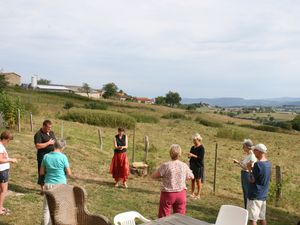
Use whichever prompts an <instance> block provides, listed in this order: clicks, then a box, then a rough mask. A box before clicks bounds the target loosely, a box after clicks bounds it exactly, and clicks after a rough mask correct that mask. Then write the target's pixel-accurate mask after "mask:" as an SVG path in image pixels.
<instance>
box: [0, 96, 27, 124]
mask: <svg viewBox="0 0 300 225" xmlns="http://www.w3.org/2000/svg"><path fill="white" fill-rule="evenodd" d="M18 109H19V110H20V112H21V116H22V115H23V114H24V112H25V107H24V105H22V104H21V102H20V100H19V99H17V100H13V99H11V98H9V97H8V96H7V95H6V94H5V93H0V112H2V114H3V117H4V118H3V119H4V120H5V122H6V125H7V126H8V127H9V128H12V127H13V126H14V125H16V123H17V122H18Z"/></svg>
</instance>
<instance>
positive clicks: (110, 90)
mask: <svg viewBox="0 0 300 225" xmlns="http://www.w3.org/2000/svg"><path fill="white" fill-rule="evenodd" d="M103 91H104V94H103V97H104V98H110V97H113V96H115V95H116V94H117V91H118V86H117V85H116V84H115V83H108V84H105V85H103Z"/></svg>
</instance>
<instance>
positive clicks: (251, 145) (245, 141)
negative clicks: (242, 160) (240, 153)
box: [242, 139, 253, 149]
mask: <svg viewBox="0 0 300 225" xmlns="http://www.w3.org/2000/svg"><path fill="white" fill-rule="evenodd" d="M242 144H243V145H245V146H246V147H247V148H249V149H251V148H252V147H253V142H252V141H251V139H244V141H243V142H242Z"/></svg>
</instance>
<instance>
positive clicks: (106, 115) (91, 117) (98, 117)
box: [60, 109, 136, 129]
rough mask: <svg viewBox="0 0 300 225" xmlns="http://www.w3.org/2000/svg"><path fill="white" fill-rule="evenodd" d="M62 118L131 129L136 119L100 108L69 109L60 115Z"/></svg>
mask: <svg viewBox="0 0 300 225" xmlns="http://www.w3.org/2000/svg"><path fill="white" fill-rule="evenodd" d="M60 118H61V119H64V120H69V121H74V122H79V123H87V124H90V125H96V126H104V127H119V126H121V127H125V128H128V129H131V128H133V127H134V126H135V124H136V121H135V119H134V118H132V117H131V116H128V115H125V114H122V113H117V112H112V111H101V110H88V109H71V110H70V111H68V112H67V113H65V114H64V115H62V116H61V117H60Z"/></svg>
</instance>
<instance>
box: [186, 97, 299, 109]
mask: <svg viewBox="0 0 300 225" xmlns="http://www.w3.org/2000/svg"><path fill="white" fill-rule="evenodd" d="M200 102H202V103H207V104H209V105H212V106H220V107H238V106H244V107H245V106H248V107H249V106H283V105H295V106H300V98H290V97H282V98H267V99H244V98H182V101H181V103H182V104H193V103H200Z"/></svg>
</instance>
